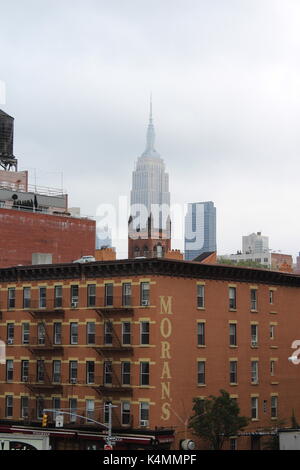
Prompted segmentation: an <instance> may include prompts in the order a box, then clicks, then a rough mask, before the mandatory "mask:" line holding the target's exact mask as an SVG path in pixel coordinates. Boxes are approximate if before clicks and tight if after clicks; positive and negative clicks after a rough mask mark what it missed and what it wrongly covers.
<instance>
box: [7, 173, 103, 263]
mask: <svg viewBox="0 0 300 470" xmlns="http://www.w3.org/2000/svg"><path fill="white" fill-rule="evenodd" d="M73 211H74V213H73ZM78 212H79V211H78V209H77V210H76V212H75V210H74V209H69V208H68V195H67V194H63V193H62V191H60V190H57V189H53V188H46V187H37V186H31V185H29V184H28V172H27V171H19V172H17V171H3V170H0V237H1V240H2V243H1V247H0V267H1V268H6V267H10V266H17V265H19V264H22V265H28V264H31V263H32V259H33V255H34V254H50V255H51V257H52V261H53V262H54V263H70V262H72V261H74V260H76V259H78V258H80V257H81V256H83V255H93V254H94V251H95V246H96V222H95V221H94V220H92V219H91V218H87V217H80V215H79V213H78Z"/></svg>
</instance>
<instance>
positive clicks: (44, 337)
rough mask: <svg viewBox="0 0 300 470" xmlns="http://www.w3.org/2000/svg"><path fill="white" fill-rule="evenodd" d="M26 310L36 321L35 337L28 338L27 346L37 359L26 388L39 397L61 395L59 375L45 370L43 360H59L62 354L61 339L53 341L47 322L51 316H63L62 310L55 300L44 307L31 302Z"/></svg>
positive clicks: (45, 366) (49, 301)
mask: <svg viewBox="0 0 300 470" xmlns="http://www.w3.org/2000/svg"><path fill="white" fill-rule="evenodd" d="M25 309H26V310H28V311H29V313H30V314H31V315H32V317H33V318H34V319H35V320H36V321H37V336H36V337H31V336H30V338H29V343H28V344H27V348H28V350H29V351H30V352H31V353H32V354H33V355H34V356H35V357H36V359H37V371H36V375H29V376H28V380H27V381H26V380H25V383H26V386H27V387H28V388H29V389H30V391H31V392H32V393H34V394H35V395H36V396H39V395H41V394H44V393H61V392H62V389H63V387H62V385H61V383H60V382H61V374H58V375H57V377H55V371H54V370H51V371H49V369H48V368H47V365H46V364H45V363H44V358H47V356H49V355H50V356H51V357H52V356H56V355H57V357H58V358H59V357H60V356H61V355H62V353H63V346H62V345H61V338H60V339H59V338H56V341H55V340H54V332H53V334H52V335H50V334H49V328H48V325H47V323H46V322H47V320H49V319H51V318H52V317H53V316H55V318H57V317H58V316H61V317H62V318H63V316H64V313H65V312H64V309H63V308H62V307H61V306H59V307H58V306H56V301H55V300H47V302H46V303H45V306H43V307H41V306H40V305H39V302H35V301H31V302H30V306H29V305H28V307H25Z"/></svg>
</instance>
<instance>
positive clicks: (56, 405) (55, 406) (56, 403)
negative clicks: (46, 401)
mask: <svg viewBox="0 0 300 470" xmlns="http://www.w3.org/2000/svg"><path fill="white" fill-rule="evenodd" d="M52 409H53V410H57V411H54V412H53V414H52V418H53V420H54V421H55V419H56V417H57V416H59V415H60V411H59V410H60V398H59V397H53V399H52Z"/></svg>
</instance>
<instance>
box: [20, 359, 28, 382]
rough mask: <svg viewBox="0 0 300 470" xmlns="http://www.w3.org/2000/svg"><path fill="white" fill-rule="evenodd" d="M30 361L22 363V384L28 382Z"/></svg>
mask: <svg viewBox="0 0 300 470" xmlns="http://www.w3.org/2000/svg"><path fill="white" fill-rule="evenodd" d="M28 375H29V361H28V360H27V359H25V360H23V361H22V362H21V382H28Z"/></svg>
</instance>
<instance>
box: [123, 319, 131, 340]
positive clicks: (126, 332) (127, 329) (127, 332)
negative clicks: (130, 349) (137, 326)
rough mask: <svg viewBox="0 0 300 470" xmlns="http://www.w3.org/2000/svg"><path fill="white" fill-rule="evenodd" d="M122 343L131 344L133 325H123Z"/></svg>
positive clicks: (125, 323) (128, 323) (127, 323)
mask: <svg viewBox="0 0 300 470" xmlns="http://www.w3.org/2000/svg"><path fill="white" fill-rule="evenodd" d="M122 343H123V344H131V323H130V322H123V323H122Z"/></svg>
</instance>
